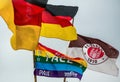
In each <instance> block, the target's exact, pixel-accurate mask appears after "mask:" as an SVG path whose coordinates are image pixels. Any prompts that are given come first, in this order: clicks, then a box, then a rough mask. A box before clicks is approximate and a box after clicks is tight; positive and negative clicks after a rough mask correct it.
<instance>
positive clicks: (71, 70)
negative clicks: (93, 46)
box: [34, 44, 87, 79]
mask: <svg viewBox="0 0 120 82" xmlns="http://www.w3.org/2000/svg"><path fill="white" fill-rule="evenodd" d="M34 62H35V71H34V74H35V75H38V76H46V77H69V78H70V77H73V78H79V79H81V78H82V75H83V72H84V71H85V69H86V67H87V64H86V62H85V61H84V60H83V59H82V58H71V57H69V56H66V55H64V54H62V53H60V52H58V51H56V50H53V49H50V48H48V47H46V46H44V45H42V44H38V47H37V49H36V50H35V55H34Z"/></svg>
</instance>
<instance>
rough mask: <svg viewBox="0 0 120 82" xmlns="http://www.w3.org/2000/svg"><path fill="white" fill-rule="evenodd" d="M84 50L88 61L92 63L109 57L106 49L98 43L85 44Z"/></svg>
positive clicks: (100, 61) (94, 63)
mask: <svg viewBox="0 0 120 82" xmlns="http://www.w3.org/2000/svg"><path fill="white" fill-rule="evenodd" d="M83 52H84V57H85V59H86V60H87V62H88V63H89V64H92V65H96V64H100V63H103V62H104V61H106V60H107V59H108V57H107V56H106V54H105V52H104V50H103V49H102V47H101V46H99V45H98V44H85V45H84V46H83Z"/></svg>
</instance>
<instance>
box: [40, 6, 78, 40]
mask: <svg viewBox="0 0 120 82" xmlns="http://www.w3.org/2000/svg"><path fill="white" fill-rule="evenodd" d="M77 10H78V7H74V6H63V5H47V6H46V10H45V11H43V12H42V24H41V33H40V35H41V36H44V37H48V38H59V39H62V40H68V41H70V40H76V39H77V34H76V29H75V27H74V26H73V25H72V24H71V22H70V20H71V19H72V18H73V17H74V16H75V14H76V13H77Z"/></svg>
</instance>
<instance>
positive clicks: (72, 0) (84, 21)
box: [0, 0, 120, 82]
mask: <svg viewBox="0 0 120 82" xmlns="http://www.w3.org/2000/svg"><path fill="white" fill-rule="evenodd" d="M49 3H51V4H56V5H75V6H79V10H78V13H77V14H76V16H75V21H74V25H75V27H76V29H77V33H78V34H81V35H85V36H89V37H94V38H99V39H101V40H103V41H105V42H107V43H109V44H111V45H112V46H113V47H115V48H116V49H118V50H119V52H120V0H49ZM11 35H12V33H11V31H10V30H9V29H8V27H7V25H6V24H5V22H4V21H3V20H2V19H1V18H0V82H34V78H33V58H32V51H27V50H17V51H14V50H13V49H12V48H11V45H10V37H11ZM40 41H41V43H43V44H44V45H46V46H48V47H50V48H53V49H56V50H58V51H60V52H62V53H66V48H67V46H68V43H69V42H67V41H62V40H58V39H52V38H44V37H41V38H40ZM116 64H117V66H118V67H119V69H120V56H119V57H118V59H117V62H116ZM48 81H49V82H63V78H61V79H58V78H57V79H55V78H47V77H38V78H37V82H48ZM67 81H68V82H79V80H78V79H67ZM81 82H120V74H119V76H118V77H113V76H111V75H106V74H103V73H99V72H95V71H91V70H88V69H87V70H86V71H85V73H84V75H83V78H82V80H81Z"/></svg>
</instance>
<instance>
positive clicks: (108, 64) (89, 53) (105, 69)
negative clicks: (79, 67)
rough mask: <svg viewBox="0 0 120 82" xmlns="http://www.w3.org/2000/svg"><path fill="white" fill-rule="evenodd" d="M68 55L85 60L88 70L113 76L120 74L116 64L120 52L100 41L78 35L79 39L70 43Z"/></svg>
mask: <svg viewBox="0 0 120 82" xmlns="http://www.w3.org/2000/svg"><path fill="white" fill-rule="evenodd" d="M67 55H69V56H72V57H81V58H84V59H85V60H86V62H87V64H88V69H91V70H94V71H98V72H102V73H105V74H110V75H113V76H118V74H119V69H118V67H117V66H116V64H115V63H116V62H115V60H116V59H117V58H118V55H119V51H118V50H117V49H115V48H114V47H112V46H111V45H109V44H108V43H106V42H104V41H102V40H100V39H96V38H91V37H86V36H82V35H79V34H78V39H77V40H74V41H71V42H70V44H69V47H68V49H67Z"/></svg>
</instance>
